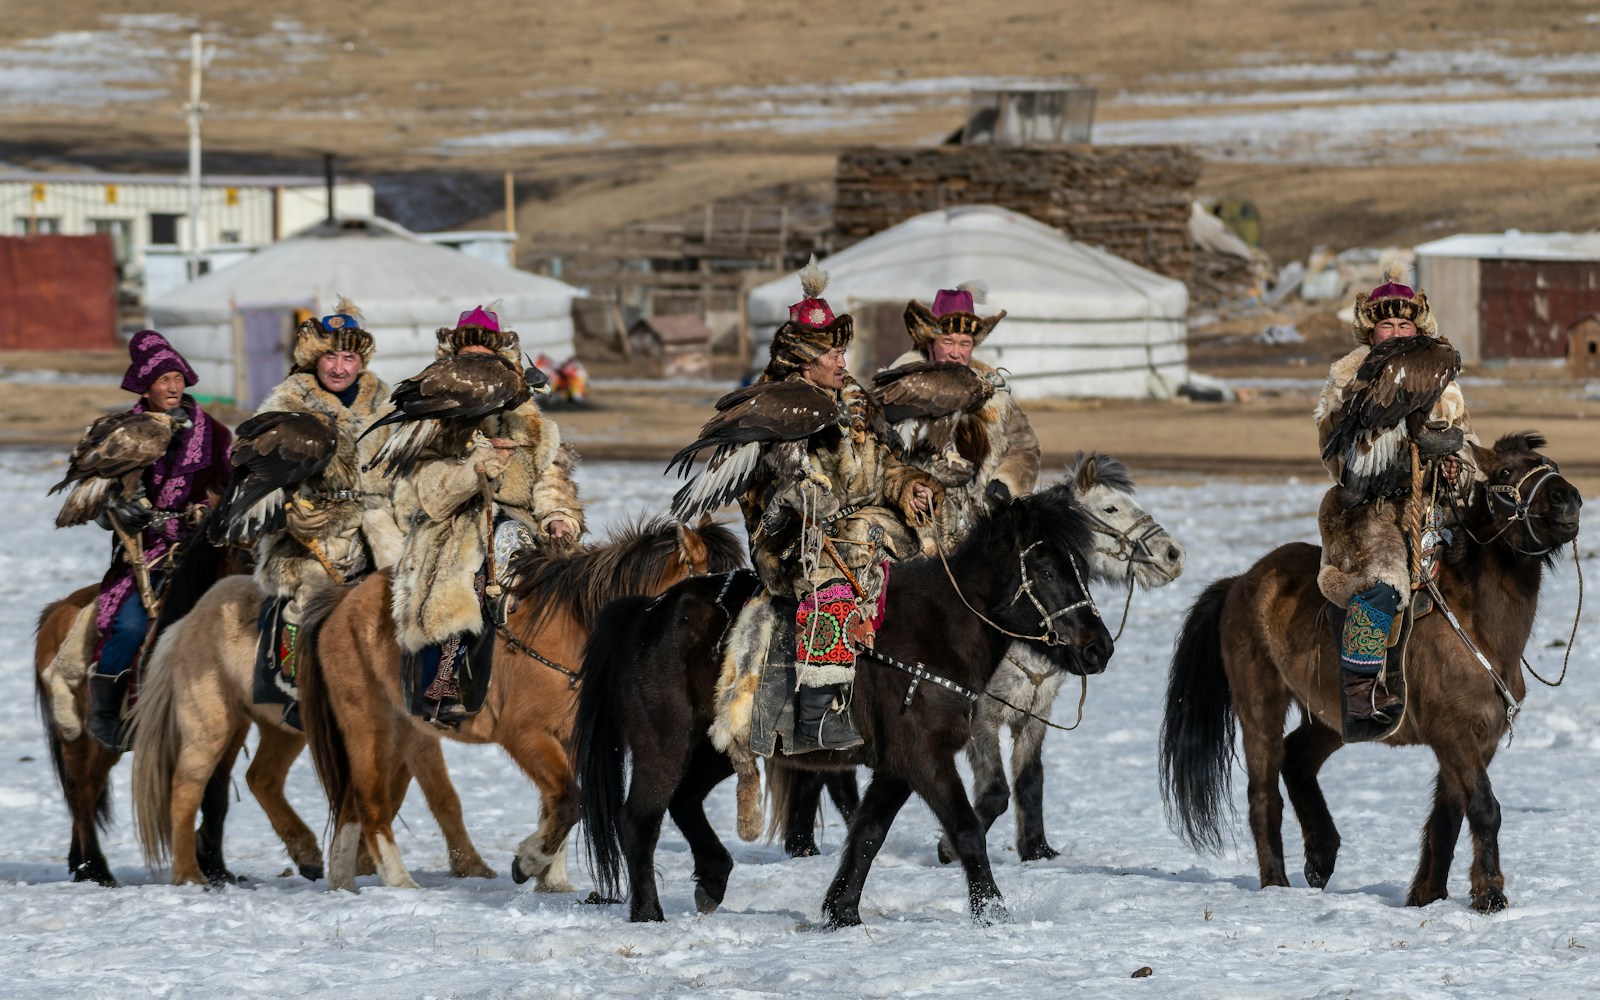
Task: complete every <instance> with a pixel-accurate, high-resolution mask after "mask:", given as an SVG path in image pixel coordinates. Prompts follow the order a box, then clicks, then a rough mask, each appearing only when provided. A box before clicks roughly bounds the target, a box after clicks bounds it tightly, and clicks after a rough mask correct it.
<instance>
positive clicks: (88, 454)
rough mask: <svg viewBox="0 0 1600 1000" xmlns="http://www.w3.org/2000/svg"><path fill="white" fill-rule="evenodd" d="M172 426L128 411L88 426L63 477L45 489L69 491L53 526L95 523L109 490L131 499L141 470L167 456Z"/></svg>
mask: <svg viewBox="0 0 1600 1000" xmlns="http://www.w3.org/2000/svg"><path fill="white" fill-rule="evenodd" d="M177 423H178V421H177V419H176V418H174V417H172V416H170V415H168V414H166V413H134V412H131V411H129V412H124V413H111V414H107V415H106V416H103V417H101V418H99V419H98V420H96V421H95V422H94V423H92V424H90V425H89V429H88V430H86V431H85V432H84V435H83V437H82V438H81V439H79V441H78V443H77V445H76V446H75V447H74V448H73V449H72V457H71V458H70V459H68V460H67V474H66V475H65V476H63V477H62V479H61V481H60V482H59V483H56V484H55V485H54V486H52V487H50V494H51V495H54V494H56V493H59V492H60V491H61V490H63V489H66V488H67V487H68V486H69V485H70V486H72V487H73V489H72V492H71V493H69V494H67V499H66V500H65V502H63V503H62V505H61V511H60V513H59V514H57V515H56V527H58V528H67V527H71V526H73V525H77V524H87V523H88V522H89V521H92V520H94V519H95V518H96V517H98V516H99V515H100V511H101V509H102V508H103V507H104V506H105V503H106V501H107V500H109V499H111V497H112V490H113V488H114V487H117V488H119V490H120V494H121V495H123V496H131V495H132V494H133V492H134V491H136V490H137V489H138V486H139V477H140V476H142V475H143V473H144V470H145V469H147V468H149V467H150V465H151V464H152V463H154V462H155V461H156V459H158V458H160V457H161V456H162V455H164V454H166V451H167V446H168V445H169V444H170V443H171V442H172V433H173V430H174V428H175V427H176V426H177Z"/></svg>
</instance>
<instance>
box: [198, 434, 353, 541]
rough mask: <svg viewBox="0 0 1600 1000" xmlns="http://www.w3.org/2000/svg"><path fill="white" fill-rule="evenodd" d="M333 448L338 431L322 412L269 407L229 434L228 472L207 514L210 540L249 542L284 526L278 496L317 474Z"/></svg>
mask: <svg viewBox="0 0 1600 1000" xmlns="http://www.w3.org/2000/svg"><path fill="white" fill-rule="evenodd" d="M338 450H339V431H338V429H337V428H336V427H335V426H334V422H333V418H332V417H330V416H329V415H327V414H325V413H314V412H308V411H304V410H269V411H268V412H266V413H258V414H256V415H255V416H253V417H251V418H250V419H249V420H246V421H245V422H244V423H242V424H240V425H239V430H238V431H237V432H236V433H235V434H234V438H233V452H232V456H231V461H232V464H233V476H232V478H231V479H230V480H229V483H228V490H227V493H226V494H225V495H224V497H223V499H222V502H221V503H220V504H218V506H217V512H216V514H215V515H214V516H213V517H212V518H211V528H210V529H209V534H210V538H211V541H212V543H213V544H217V545H221V544H224V543H227V542H249V541H252V540H254V539H255V538H257V537H258V536H260V535H261V534H262V533H268V532H274V531H280V530H282V529H283V527H284V525H285V523H286V522H285V518H284V512H283V504H284V501H285V500H287V499H288V497H289V496H290V495H291V494H292V493H293V492H294V491H295V489H296V488H298V487H299V485H300V484H301V483H303V482H305V481H306V480H308V479H311V478H314V477H315V476H318V475H321V474H322V471H323V470H324V469H326V468H327V467H328V464H329V463H330V462H332V461H333V457H334V455H335V453H337V451H338Z"/></svg>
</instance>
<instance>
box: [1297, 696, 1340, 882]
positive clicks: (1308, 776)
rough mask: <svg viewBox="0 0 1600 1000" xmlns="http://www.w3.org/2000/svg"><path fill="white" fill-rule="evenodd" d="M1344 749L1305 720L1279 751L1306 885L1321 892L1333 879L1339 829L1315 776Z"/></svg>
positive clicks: (1332, 736) (1324, 730)
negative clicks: (1302, 841)
mask: <svg viewBox="0 0 1600 1000" xmlns="http://www.w3.org/2000/svg"><path fill="white" fill-rule="evenodd" d="M1343 745H1344V741H1343V740H1342V739H1341V738H1340V736H1339V734H1338V733H1336V732H1334V731H1333V730H1332V729H1329V728H1328V727H1327V726H1323V725H1319V724H1317V723H1316V722H1313V721H1312V720H1311V719H1310V718H1309V717H1308V718H1307V719H1306V720H1305V721H1304V722H1302V723H1300V726H1299V728H1297V729H1295V731H1294V732H1292V733H1290V734H1289V737H1288V739H1286V740H1285V741H1284V747H1283V783H1284V785H1285V787H1287V788H1288V790H1289V804H1290V805H1291V806H1293V807H1294V814H1295V818H1296V819H1298V820H1299V821H1300V832H1301V834H1302V836H1304V838H1305V844H1306V883H1307V884H1309V885H1310V886H1311V887H1312V888H1313V889H1321V888H1322V887H1324V886H1326V885H1327V884H1328V880H1329V879H1330V878H1332V877H1333V866H1334V862H1335V861H1337V860H1338V857H1339V829H1338V827H1336V826H1334V823H1333V814H1332V813H1330V812H1329V811H1328V801H1327V799H1325V798H1323V796H1322V786H1321V785H1320V784H1319V783H1318V782H1317V772H1318V771H1320V770H1321V769H1322V765H1323V764H1324V763H1325V762H1326V761H1327V759H1328V758H1329V757H1331V756H1332V755H1333V753H1334V751H1335V750H1338V749H1339V748H1340V747H1341V746H1343Z"/></svg>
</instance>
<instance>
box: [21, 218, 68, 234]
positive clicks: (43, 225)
mask: <svg viewBox="0 0 1600 1000" xmlns="http://www.w3.org/2000/svg"><path fill="white" fill-rule="evenodd" d="M14 231H15V232H16V234H17V235H18V236H44V235H47V234H54V233H59V232H61V220H60V219H58V218H54V217H53V216H47V215H32V216H30V215H19V216H17V224H16V227H15V229H14Z"/></svg>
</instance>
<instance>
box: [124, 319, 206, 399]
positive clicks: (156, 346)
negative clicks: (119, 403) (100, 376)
mask: <svg viewBox="0 0 1600 1000" xmlns="http://www.w3.org/2000/svg"><path fill="white" fill-rule="evenodd" d="M128 357H129V358H131V359H132V363H131V364H129V365H128V370H127V372H126V373H124V374H123V376H122V387H123V388H124V389H126V390H128V391H129V392H133V393H138V394H139V395H141V396H142V395H144V393H145V392H146V390H148V389H149V388H150V384H151V383H152V382H154V381H155V380H156V379H158V378H160V377H161V376H163V375H165V374H166V373H167V372H182V373H183V384H184V385H186V386H189V385H194V384H195V383H196V382H198V381H200V379H199V378H198V377H197V376H196V375H195V373H194V369H193V368H190V367H189V362H187V361H185V360H183V355H181V354H179V353H178V349H177V348H175V347H173V346H172V345H171V344H169V343H167V338H165V337H163V336H162V335H161V334H159V333H157V332H156V331H154V330H140V331H139V332H138V333H136V334H134V335H133V337H132V339H130V340H129V341H128Z"/></svg>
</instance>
